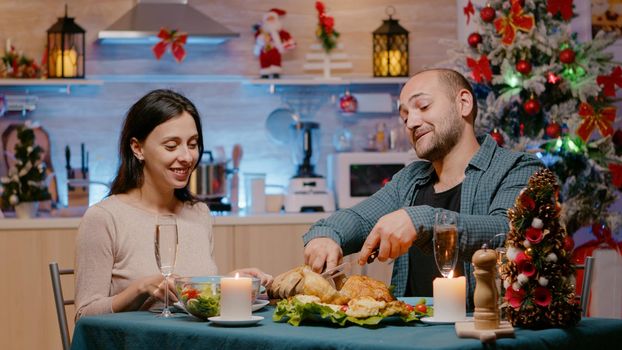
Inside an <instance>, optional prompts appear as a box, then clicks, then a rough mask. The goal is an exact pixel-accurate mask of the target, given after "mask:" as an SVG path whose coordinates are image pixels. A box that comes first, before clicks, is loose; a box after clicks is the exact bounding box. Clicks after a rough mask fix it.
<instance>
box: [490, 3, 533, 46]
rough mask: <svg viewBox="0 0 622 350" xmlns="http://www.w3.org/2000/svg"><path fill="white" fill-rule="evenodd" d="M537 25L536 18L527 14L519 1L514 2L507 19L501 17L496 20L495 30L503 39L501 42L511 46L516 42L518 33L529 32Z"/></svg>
mask: <svg viewBox="0 0 622 350" xmlns="http://www.w3.org/2000/svg"><path fill="white" fill-rule="evenodd" d="M534 24H535V18H534V17H533V15H532V14H525V13H524V12H523V6H522V5H521V2H520V1H519V0H512V9H511V10H510V13H509V14H508V15H507V16H505V17H499V18H497V19H496V20H495V28H496V29H497V33H499V34H500V35H501V36H502V37H503V38H502V39H501V42H503V43H504V44H505V45H510V44H512V43H513V42H514V38H515V37H516V31H518V30H520V31H522V32H529V31H530V30H531V29H532V28H533V27H534Z"/></svg>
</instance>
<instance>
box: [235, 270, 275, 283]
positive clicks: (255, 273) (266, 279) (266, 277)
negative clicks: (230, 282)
mask: <svg viewBox="0 0 622 350" xmlns="http://www.w3.org/2000/svg"><path fill="white" fill-rule="evenodd" d="M236 273H239V274H240V276H251V277H257V278H259V279H260V280H261V284H262V285H263V286H265V287H266V288H268V287H270V285H271V284H272V280H273V279H274V278H273V277H272V275H270V274H267V273H265V272H263V271H261V270H260V269H258V268H255V267H248V268H245V269H238V270H234V271H231V275H235V274H236Z"/></svg>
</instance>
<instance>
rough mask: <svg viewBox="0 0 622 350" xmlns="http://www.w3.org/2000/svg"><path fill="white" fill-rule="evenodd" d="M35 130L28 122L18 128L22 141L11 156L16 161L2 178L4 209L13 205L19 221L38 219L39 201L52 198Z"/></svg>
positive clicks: (18, 135)
mask: <svg viewBox="0 0 622 350" xmlns="http://www.w3.org/2000/svg"><path fill="white" fill-rule="evenodd" d="M35 127H36V126H34V125H32V123H30V122H29V121H28V122H26V123H25V124H24V125H20V126H19V127H18V128H17V139H18V140H19V142H18V143H17V144H16V145H15V152H14V153H13V154H12V157H14V159H15V162H14V163H13V165H12V166H11V167H10V168H9V170H8V174H7V176H3V177H2V178H0V182H1V183H2V195H1V197H0V198H1V199H2V202H3V206H4V205H7V204H8V205H12V206H14V207H15V213H16V216H17V217H18V218H27V217H34V216H36V213H37V210H38V205H39V201H44V200H48V199H50V193H49V192H48V189H47V185H46V181H45V180H46V172H45V162H43V160H42V159H41V154H42V153H43V148H41V146H39V145H36V144H35V133H34V131H33V128H35Z"/></svg>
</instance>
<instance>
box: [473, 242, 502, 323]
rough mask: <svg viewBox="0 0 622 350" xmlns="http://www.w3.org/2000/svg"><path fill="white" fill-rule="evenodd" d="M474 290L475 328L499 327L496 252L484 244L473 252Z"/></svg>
mask: <svg viewBox="0 0 622 350" xmlns="http://www.w3.org/2000/svg"><path fill="white" fill-rule="evenodd" d="M473 266H474V267H475V271H474V272H473V274H474V275H475V281H476V282H475V292H474V293H473V302H474V304H475V312H474V313H473V320H474V321H475V329H496V328H499V306H498V304H497V303H498V301H499V295H498V293H499V292H498V291H497V287H496V284H495V275H496V266H497V253H496V252H495V250H494V249H488V248H487V247H486V246H484V247H483V248H482V249H480V250H478V251H476V252H475V254H473Z"/></svg>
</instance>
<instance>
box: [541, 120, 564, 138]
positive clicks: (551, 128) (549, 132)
mask: <svg viewBox="0 0 622 350" xmlns="http://www.w3.org/2000/svg"><path fill="white" fill-rule="evenodd" d="M545 132H546V136H548V137H550V138H552V139H556V138H558V137H559V135H561V134H562V127H561V125H559V124H558V123H557V122H550V123H549V125H547V126H546V129H545Z"/></svg>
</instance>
